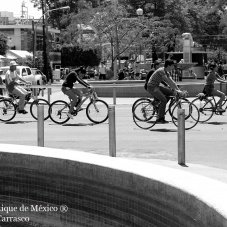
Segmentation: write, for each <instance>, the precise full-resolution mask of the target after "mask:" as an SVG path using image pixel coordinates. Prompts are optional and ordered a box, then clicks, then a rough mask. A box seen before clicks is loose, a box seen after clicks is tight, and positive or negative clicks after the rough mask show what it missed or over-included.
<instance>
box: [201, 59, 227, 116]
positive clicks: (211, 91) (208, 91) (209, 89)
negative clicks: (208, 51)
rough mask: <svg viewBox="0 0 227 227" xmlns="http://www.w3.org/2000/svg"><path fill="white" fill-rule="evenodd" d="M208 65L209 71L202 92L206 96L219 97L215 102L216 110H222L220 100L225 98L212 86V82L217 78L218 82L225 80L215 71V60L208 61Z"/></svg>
mask: <svg viewBox="0 0 227 227" xmlns="http://www.w3.org/2000/svg"><path fill="white" fill-rule="evenodd" d="M208 67H209V69H210V72H209V74H208V75H207V78H206V81H205V86H204V89H203V93H204V94H205V95H208V96H212V95H213V96H218V97H219V98H220V99H219V100H218V102H217V106H218V108H217V111H219V112H224V111H225V110H223V109H222V102H223V101H224V99H225V94H224V93H223V92H221V91H219V90H217V89H216V88H215V87H214V82H215V81H216V80H217V81H218V82H220V83H227V81H226V80H223V79H222V78H221V77H220V76H219V74H218V73H217V70H218V67H217V64H216V63H215V62H212V63H210V65H209V66H208Z"/></svg>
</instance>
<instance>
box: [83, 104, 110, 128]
mask: <svg viewBox="0 0 227 227" xmlns="http://www.w3.org/2000/svg"><path fill="white" fill-rule="evenodd" d="M86 115H87V118H88V119H89V120H90V121H91V122H93V123H96V124H99V123H103V122H104V121H106V120H107V118H108V104H107V103H106V102H104V101H103V100H93V101H92V102H90V103H89V104H88V105H87V108H86Z"/></svg>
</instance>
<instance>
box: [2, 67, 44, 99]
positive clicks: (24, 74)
mask: <svg viewBox="0 0 227 227" xmlns="http://www.w3.org/2000/svg"><path fill="white" fill-rule="evenodd" d="M1 70H2V75H1V78H2V81H3V83H5V74H6V72H7V71H8V70H9V66H4V67H1ZM16 72H17V74H18V75H19V76H20V77H21V78H23V79H24V80H25V81H27V82H30V83H31V84H32V85H43V84H45V82H44V80H43V76H42V75H41V74H33V73H32V69H31V68H30V67H28V66H21V65H18V66H17V68H16ZM40 90H41V89H36V88H34V89H32V91H33V92H34V94H37V95H38V94H39V92H40Z"/></svg>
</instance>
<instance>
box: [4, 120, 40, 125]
mask: <svg viewBox="0 0 227 227" xmlns="http://www.w3.org/2000/svg"><path fill="white" fill-rule="evenodd" d="M32 122H37V121H36V120H34V121H9V122H5V124H8V125H14V124H26V123H32Z"/></svg>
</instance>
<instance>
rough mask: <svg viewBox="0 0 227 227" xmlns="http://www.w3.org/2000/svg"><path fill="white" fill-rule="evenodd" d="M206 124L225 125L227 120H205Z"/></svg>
mask: <svg viewBox="0 0 227 227" xmlns="http://www.w3.org/2000/svg"><path fill="white" fill-rule="evenodd" d="M207 124H210V125H226V124H227V122H217V121H214V122H207Z"/></svg>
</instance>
